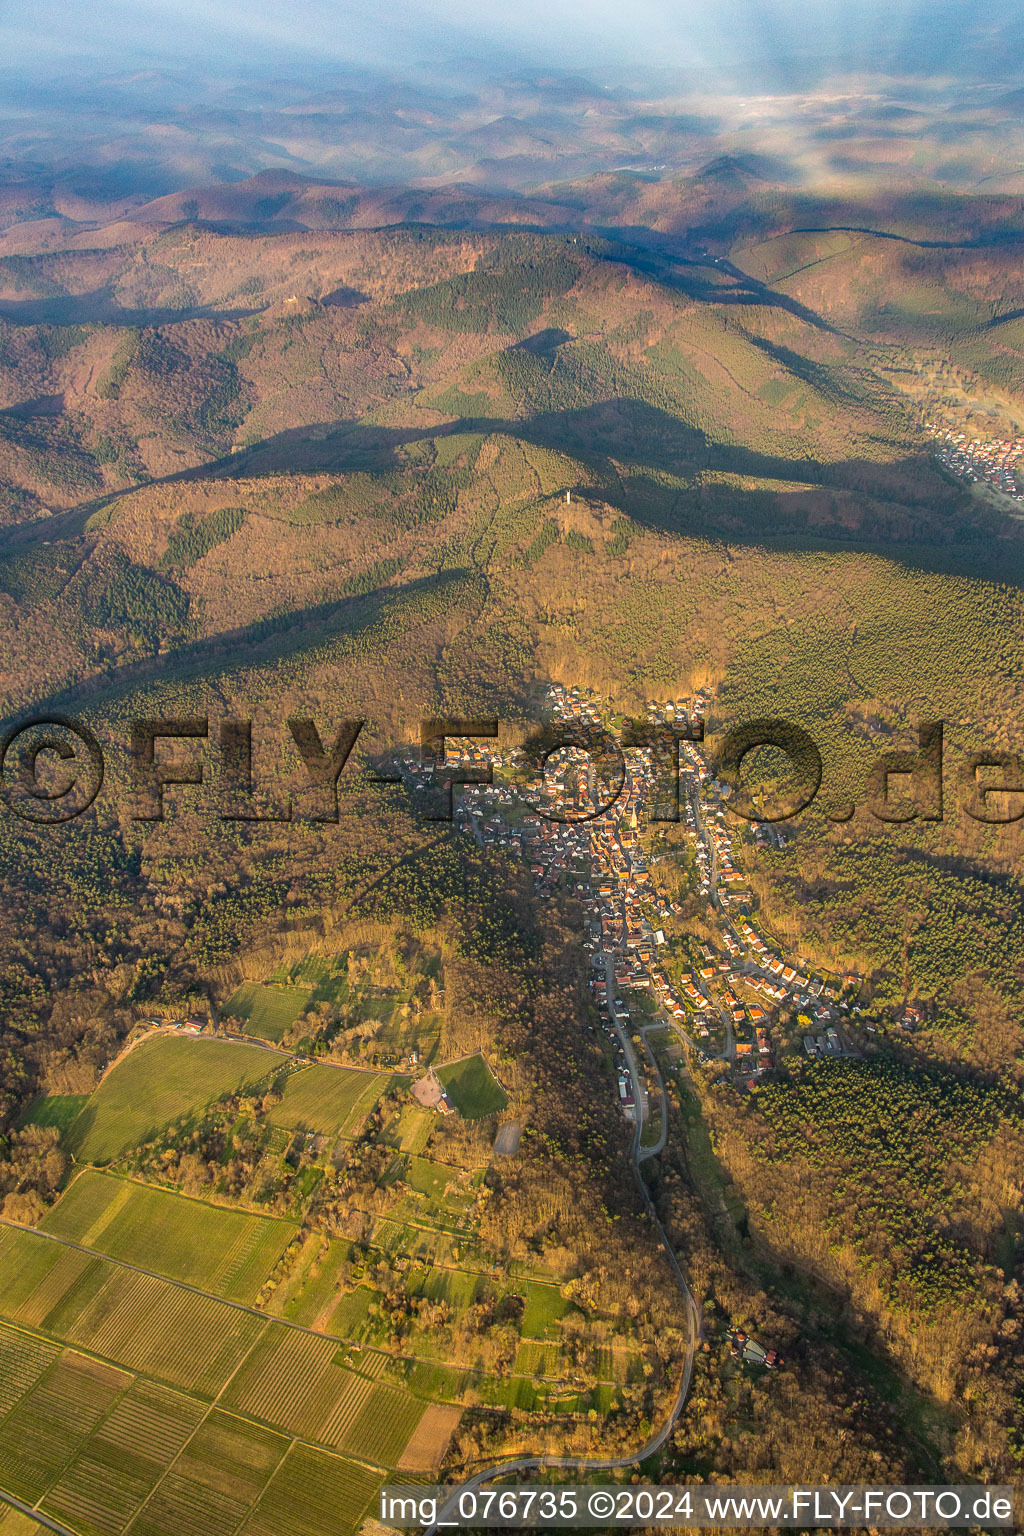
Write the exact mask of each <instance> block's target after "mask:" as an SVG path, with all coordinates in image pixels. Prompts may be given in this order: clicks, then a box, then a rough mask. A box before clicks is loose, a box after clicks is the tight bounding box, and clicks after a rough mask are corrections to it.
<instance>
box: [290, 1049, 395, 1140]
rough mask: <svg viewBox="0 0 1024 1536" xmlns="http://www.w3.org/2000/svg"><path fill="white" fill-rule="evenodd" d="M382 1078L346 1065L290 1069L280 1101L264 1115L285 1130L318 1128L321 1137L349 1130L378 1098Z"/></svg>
mask: <svg viewBox="0 0 1024 1536" xmlns="http://www.w3.org/2000/svg"><path fill="white" fill-rule="evenodd" d="M385 1081H386V1078H385V1077H384V1075H383V1074H382V1073H378V1072H357V1071H354V1070H352V1069H349V1068H346V1067H322V1066H313V1067H306V1068H305V1069H304V1070H303V1071H301V1072H294V1073H292V1075H291V1076H290V1077H289V1079H288V1082H287V1084H286V1085H285V1090H284V1094H283V1096H282V1098H281V1102H280V1104H278V1105H276V1106H275V1108H274V1109H272V1110H271V1111H270V1113H269V1115H268V1116H267V1119H268V1120H269V1121H270V1123H271V1124H272V1125H280V1126H282V1127H283V1128H284V1129H285V1130H289V1131H294V1130H305V1131H319V1132H320V1133H321V1134H322V1135H324V1136H340V1135H344V1134H346V1133H349V1132H352V1131H354V1130H355V1129H356V1127H357V1126H358V1124H359V1122H360V1120H361V1119H362V1118H363V1116H364V1115H365V1114H366V1112H367V1110H368V1109H369V1108H370V1106H371V1105H372V1104H374V1103H375V1102H376V1101H377V1099H378V1098H379V1097H380V1093H381V1089H382V1088H383V1086H384V1083H385Z"/></svg>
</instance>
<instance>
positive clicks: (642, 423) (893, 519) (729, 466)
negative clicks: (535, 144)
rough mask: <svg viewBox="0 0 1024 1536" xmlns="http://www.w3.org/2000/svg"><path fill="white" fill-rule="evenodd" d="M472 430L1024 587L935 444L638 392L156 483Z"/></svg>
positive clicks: (321, 436)
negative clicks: (852, 433) (852, 442)
mask: <svg viewBox="0 0 1024 1536" xmlns="http://www.w3.org/2000/svg"><path fill="white" fill-rule="evenodd" d="M472 434H483V435H487V434H503V435H505V436H508V437H510V438H515V439H518V440H520V441H521V442H523V443H527V444H531V445H533V446H537V447H543V448H547V449H554V450H557V451H559V452H561V453H564V454H568V455H570V456H572V457H573V458H575V459H576V460H578V462H579V463H580V464H581V465H582V466H583V467H584V470H585V471H586V473H585V475H583V476H581V478H580V482H579V484H578V485H577V486H573V487H570V489H572V490H575V491H576V492H577V493H578V494H579V495H580V496H582V497H584V498H586V497H588V496H589V497H590V498H591V499H593V500H595V501H601V502H604V503H605V504H607V505H609V506H612V507H615V508H617V509H618V510H620V511H621V512H623V513H624V514H626V515H627V516H629V517H630V518H632V519H633V520H634V521H635V522H637V523H639V524H641V525H643V526H647V527H650V528H652V529H657V530H658V531H660V532H664V533H671V534H676V535H685V536H688V537H699V538H705V539H717V540H721V541H722V542H725V543H736V544H745V545H750V544H764V543H765V542H770V541H775V540H783V541H787V542H788V544H789V545H790V547H800V548H806V549H831V548H843V549H853V548H865V549H868V548H870V550H871V551H872V552H873V553H882V554H885V555H886V556H887V557H888V558H890V559H894V560H899V561H901V562H902V563H904V564H907V565H922V564H924V565H927V566H928V568H932V567H933V566H934V564H935V561H936V559H937V558H939V556H938V554H937V553H936V552H938V551H945V553H943V554H942V556H941V559H942V567H941V568H942V569H953V570H960V571H962V572H963V573H965V574H968V573H969V574H985V575H988V576H990V577H991V578H992V579H995V580H1002V581H1012V582H1014V583H1019V584H1024V534H1022V532H1021V525H1020V524H1018V523H1016V522H1015V521H1014V520H1013V518H1012V517H1009V516H1007V515H1006V514H1004V513H1002V512H999V511H996V510H993V509H990V508H988V507H986V506H985V505H984V504H983V503H981V502H979V501H978V500H977V499H976V498H974V497H972V496H971V495H970V494H969V493H967V492H966V491H964V490H963V489H961V488H960V487H959V486H957V485H956V484H955V483H953V482H951V481H950V479H949V477H948V476H947V475H945V474H944V472H943V471H942V470H941V469H940V468H939V467H938V466H937V465H936V464H935V463H934V462H933V461H932V459H931V458H930V456H929V455H928V453H927V452H926V451H924V450H922V452H921V453H920V454H919V455H915V456H913V457H910V458H907V459H904V460H900V461H898V462H896V463H883V462H878V461H875V460H871V459H864V458H855V457H850V458H847V459H844V460H839V461H837V462H833V463H829V464H821V463H818V462H816V461H814V460H811V459H807V458H787V457H785V456H783V455H781V454H777V453H769V452H761V451H758V450H756V449H753V448H746V447H738V446H733V445H728V444H722V443H713V442H710V441H708V439H707V438H706V437H705V436H704V434H703V433H702V432H700V431H699V430H698V429H697V428H696V427H693V426H691V425H689V424H688V423H687V422H684V421H680V420H679V419H678V418H676V417H674V416H672V415H670V414H669V413H668V412H666V411H663V410H661V409H660V408H658V407H656V406H652V405H650V404H648V403H647V402H646V401H643V400H637V399H632V398H621V397H618V398H613V399H610V400H607V401H604V402H601V403H599V404H594V405H588V406H585V407H582V408H580V409H577V410H568V411H557V412H547V413H541V414H539V415H536V416H533V417H530V418H529V419H527V420H524V421H517V420H509V419H505V418H497V417H475V418H470V417H467V418H463V419H460V420H458V421H454V422H448V423H445V424H443V425H441V426H437V427H433V426H431V427H383V426H372V425H365V424H362V423H359V422H324V423H320V424H316V425H313V426H310V427H302V428H291V429H288V430H286V431H283V432H281V433H278V434H276V435H275V436H274V437H272V438H268V439H267V440H266V441H264V442H262V443H258V444H255V445H253V447H251V448H249V449H246V450H244V451H242V452H240V453H234V454H231V455H229V456H227V457H226V458H223V459H220V460H217V461H215V462H214V463H212V464H208V465H205V466H202V467H201V468H198V469H188V470H181V471H178V472H177V473H175V474H174V475H170V476H167V477H165V478H164V479H162V480H160V481H158V482H153V483H154V484H159V485H161V486H167V485H173V484H175V483H185V482H194V481H209V480H227V481H236V480H247V479H260V478H262V477H264V476H267V477H270V476H275V475H280V474H288V473H292V474H303V475H309V474H317V473H320V474H335V475H337V474H344V473H351V472H354V471H360V472H363V473H365V474H369V475H378V474H379V475H383V474H386V473H393V472H394V471H395V470H401V471H403V472H405V473H407V474H408V475H409V476H410V477H415V476H416V474H418V473H422V470H423V469H424V468H425V467H426V465H425V464H424V465H423V466H422V467H420V466H417V465H416V464H415V463H413V462H411V461H410V459H409V458H408V457H407V456H405V455H404V452H403V450H406V449H409V448H414V447H416V446H417V445H422V444H424V443H429V442H431V441H443V440H444V439H447V438H451V437H454V436H460V435H472ZM780 436H781V434H780ZM412 483H413V478H411V479H410V484H412ZM132 489H133V490H134V489H135V488H132ZM130 494H132V490H126V491H119V492H115V493H113V494H110V495H106V496H103V497H101V498H97V499H94V500H92V501H90V502H87V503H83V504H82V505H80V506H79V507H77V508H74V509H73V510H71V511H67V512H62V513H59V514H54V515H51V516H49V517H47V518H40V519H35V520H33V521H31V522H25V523H20V524H16V525H13V526H12V527H10V528H9V529H7V530H5V531H4V533H3V536H2V544H3V547H4V548H5V549H6V550H7V551H9V552H14V551H16V550H18V549H19V548H25V547H29V546H31V545H33V544H38V543H40V542H42V541H50V542H52V541H53V540H55V539H61V538H69V537H74V536H76V535H79V534H81V533H82V532H83V531H84V529H85V525H86V523H87V521H88V519H89V518H90V516H92V515H94V514H96V513H102V512H103V510H104V509H107V508H112V507H114V506H115V505H116V503H117V502H118V501H119V500H120V499H121V498H122V497H123V496H126V495H130Z"/></svg>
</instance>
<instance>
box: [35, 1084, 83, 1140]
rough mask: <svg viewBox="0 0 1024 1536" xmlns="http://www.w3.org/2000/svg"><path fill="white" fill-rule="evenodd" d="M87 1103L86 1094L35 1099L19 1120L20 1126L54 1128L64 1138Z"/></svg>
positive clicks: (57, 1094)
mask: <svg viewBox="0 0 1024 1536" xmlns="http://www.w3.org/2000/svg"><path fill="white" fill-rule="evenodd" d="M88 1102H89V1095H88V1094H87V1093H53V1094H48V1095H47V1096H46V1097H45V1098H42V1099H35V1100H33V1102H32V1103H31V1104H30V1105H29V1107H28V1109H27V1110H26V1112H25V1114H24V1115H23V1117H22V1119H21V1122H20V1123H21V1125H23V1126H25V1125H39V1126H44V1127H46V1126H54V1127H56V1129H57V1130H58V1131H60V1133H61V1136H63V1137H66V1136H67V1133H68V1131H69V1130H70V1129H71V1127H72V1125H74V1123H75V1121H76V1120H77V1119H78V1116H79V1115H80V1114H81V1112H82V1110H83V1109H84V1108H85V1106H86V1104H88Z"/></svg>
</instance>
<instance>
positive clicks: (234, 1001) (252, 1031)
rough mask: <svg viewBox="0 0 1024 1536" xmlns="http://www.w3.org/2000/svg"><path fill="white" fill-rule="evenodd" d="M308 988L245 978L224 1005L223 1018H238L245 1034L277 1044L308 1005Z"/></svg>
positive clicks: (310, 993)
mask: <svg viewBox="0 0 1024 1536" xmlns="http://www.w3.org/2000/svg"><path fill="white" fill-rule="evenodd" d="M311 997H312V992H311V990H310V988H309V987H302V986H285V985H281V984H274V985H271V986H265V985H263V984H262V983H260V982H256V981H246V982H243V983H242V985H241V986H240V987H239V988H238V990H237V991H236V992H235V993H233V995H232V996H231V997H230V998H229V999H228V1001H227V1003H226V1004H225V1005H224V1009H223V1013H224V1017H225V1018H229V1019H240V1020H241V1021H242V1022H243V1023H244V1025H245V1033H246V1034H248V1035H256V1036H257V1038H258V1039H260V1040H269V1041H271V1042H272V1043H273V1044H275V1045H277V1044H279V1043H280V1042H281V1041H282V1040H283V1039H284V1037H285V1035H287V1033H288V1031H289V1030H290V1029H291V1027H292V1025H293V1024H294V1023H295V1021H296V1019H298V1018H299V1017H300V1015H301V1014H302V1011H303V1009H304V1008H306V1007H307V1006H308V1004H309V1001H310V998H311Z"/></svg>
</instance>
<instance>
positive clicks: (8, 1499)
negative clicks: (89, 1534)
mask: <svg viewBox="0 0 1024 1536" xmlns="http://www.w3.org/2000/svg"><path fill="white" fill-rule="evenodd" d="M0 1504H9V1505H10V1506H11V1508H12V1509H17V1510H20V1512H21V1513H22V1514H23V1515H28V1516H30V1517H31V1519H33V1520H34V1521H35V1522H36V1524H37V1525H45V1526H46V1529H47V1530H48V1531H56V1532H57V1536H76V1533H75V1532H74V1531H69V1530H68V1528H67V1526H66V1525H61V1523H60V1521H59V1520H54V1519H52V1518H51V1517H50V1516H49V1515H44V1514H42V1513H41V1512H40V1511H39V1510H38V1509H33V1508H32V1505H31V1504H23V1503H22V1501H21V1500H20V1499H16V1498H15V1497H14V1494H13V1493H4V1491H3V1489H2V1488H0Z"/></svg>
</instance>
